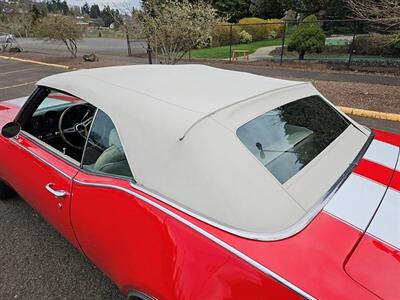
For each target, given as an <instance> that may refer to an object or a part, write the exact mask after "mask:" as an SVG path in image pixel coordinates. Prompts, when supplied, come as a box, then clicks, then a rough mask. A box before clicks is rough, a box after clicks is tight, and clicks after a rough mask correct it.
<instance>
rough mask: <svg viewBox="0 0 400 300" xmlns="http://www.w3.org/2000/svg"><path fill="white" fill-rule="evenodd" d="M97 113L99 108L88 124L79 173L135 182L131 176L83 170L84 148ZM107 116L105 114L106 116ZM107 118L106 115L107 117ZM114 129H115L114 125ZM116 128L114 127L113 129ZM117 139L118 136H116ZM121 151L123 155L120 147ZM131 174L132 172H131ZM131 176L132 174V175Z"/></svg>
mask: <svg viewBox="0 0 400 300" xmlns="http://www.w3.org/2000/svg"><path fill="white" fill-rule="evenodd" d="M98 111H100V109H99V108H96V112H95V113H94V115H93V121H92V124H90V129H89V132H88V136H87V139H86V142H85V146H84V148H83V152H82V159H81V162H80V165H79V171H81V172H83V173H86V174H89V175H94V176H100V177H106V178H116V179H124V180H128V181H131V182H132V181H133V182H136V180H135V178H134V177H133V175H132V177H127V176H123V175H116V174H109V173H102V172H95V171H92V170H89V169H85V168H84V167H83V159H84V157H85V152H86V147H87V144H88V142H89V137H90V134H91V132H92V128H93V124H94V122H95V121H96V117H97V113H98ZM103 113H104V114H106V113H105V112H103ZM106 115H107V114H106ZM107 116H108V115H107ZM110 120H111V118H110ZM111 121H112V120H111ZM113 125H114V122H113ZM114 127H115V125H114ZM115 128H116V127H115ZM118 137H119V136H118ZM122 150H123V151H124V153H126V152H125V149H124V148H123V147H122ZM129 168H130V166H129ZM131 172H132V170H131ZM132 174H133V173H132Z"/></svg>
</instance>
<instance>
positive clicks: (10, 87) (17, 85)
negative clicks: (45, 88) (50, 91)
mask: <svg viewBox="0 0 400 300" xmlns="http://www.w3.org/2000/svg"><path fill="white" fill-rule="evenodd" d="M36 82H37V81H32V82H25V83H20V84H15V85H10V86H5V87H0V90H6V89H12V88H16V87H20V86H24V85H30V84H34V83H36Z"/></svg>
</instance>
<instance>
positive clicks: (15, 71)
mask: <svg viewBox="0 0 400 300" xmlns="http://www.w3.org/2000/svg"><path fill="white" fill-rule="evenodd" d="M40 69H43V67H36V68H29V69H22V70H14V71H8V72H3V73H0V76H4V75H8V74H13V73H19V72H25V71H32V70H40Z"/></svg>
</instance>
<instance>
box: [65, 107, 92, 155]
mask: <svg viewBox="0 0 400 300" xmlns="http://www.w3.org/2000/svg"><path fill="white" fill-rule="evenodd" d="M94 110H95V109H94V108H93V107H92V106H91V105H89V104H87V103H78V104H75V105H72V106H70V107H68V108H67V109H66V110H64V111H63V113H62V114H61V116H60V119H59V121H58V130H59V131H60V136H61V138H62V140H63V141H64V142H65V143H66V144H67V145H69V146H71V147H73V148H75V149H78V150H83V148H84V145H85V141H86V139H87V136H88V134H89V129H90V125H91V124H92V121H93V117H94V116H93V115H94ZM65 127H66V128H65ZM72 136H78V137H80V138H81V139H80V140H81V142H79V141H78V139H73V138H72Z"/></svg>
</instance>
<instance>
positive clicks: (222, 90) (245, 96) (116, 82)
mask: <svg viewBox="0 0 400 300" xmlns="http://www.w3.org/2000/svg"><path fill="white" fill-rule="evenodd" d="M37 85H39V86H47V87H50V88H53V89H57V90H60V91H64V92H67V93H70V94H72V95H74V96H76V97H79V98H81V99H83V100H85V101H87V102H89V103H91V104H93V105H94V106H96V107H98V108H99V109H101V110H103V111H104V112H105V113H107V114H108V115H109V116H110V117H111V119H112V120H113V122H114V124H115V126H116V128H117V131H118V134H119V136H120V138H121V143H122V145H123V147H124V150H125V152H126V156H127V158H128V161H129V165H130V167H131V170H132V173H133V175H134V177H135V180H136V181H137V183H138V184H139V185H141V186H144V187H145V188H147V189H149V190H151V191H154V192H157V193H159V194H162V195H163V196H165V198H167V199H169V200H170V201H172V203H174V204H176V205H177V206H179V207H181V208H183V209H186V210H188V211H190V212H193V213H194V214H196V215H197V216H198V217H200V218H202V219H206V220H209V221H210V222H211V223H213V224H217V225H218V226H219V225H221V226H222V227H224V228H229V229H232V230H235V231H236V232H245V233H249V234H247V235H252V234H267V235H268V234H276V233H278V232H283V231H285V230H288V228H290V227H293V226H295V225H296V224H297V223H298V222H299V220H301V219H303V218H304V216H305V215H307V213H308V212H309V211H310V210H312V209H313V207H314V206H315V203H316V202H317V201H318V200H319V199H320V198H321V197H322V196H323V194H324V193H325V192H326V191H327V190H328V189H329V188H330V187H331V186H332V184H333V183H334V182H335V180H337V178H339V176H340V175H341V174H342V173H343V172H344V170H345V169H346V168H347V166H348V164H349V163H351V162H352V160H353V159H354V157H355V155H356V154H357V152H358V151H359V149H360V147H358V146H359V144H361V143H362V142H363V141H364V142H365V139H364V138H361V137H358V136H359V134H358V135H357V133H355V132H353V131H351V132H348V133H347V134H346V135H344V137H342V139H344V141H343V143H346V147H347V148H349V149H350V150H345V148H346V147H343V145H342V146H340V145H341V144H340V145H339V146H337V147H339V149H338V150H337V151H341V153H340V155H341V156H340V157H341V160H342V161H340V162H335V161H334V159H335V157H334V156H333V155H331V156H332V157H331V158H330V159H328V158H329V155H325V156H327V157H328V158H325V161H328V163H329V164H331V165H332V174H330V175H329V176H326V178H324V179H321V176H318V175H317V174H318V172H321V170H320V169H318V168H326V167H327V166H325V165H324V164H323V163H320V164H318V167H313V166H312V165H313V164H312V163H310V166H307V168H305V169H307V170H308V171H307V170H306V171H307V172H308V173H310V174H312V171H313V170H312V169H314V171H315V172H316V173H315V176H314V175H313V178H312V180H313V182H314V183H315V184H316V187H315V189H307V191H303V190H304V188H303V190H302V189H301V186H303V185H304V184H306V183H305V182H304V180H299V185H296V182H292V181H293V180H292V181H291V183H290V185H288V184H286V183H285V186H284V185H282V184H280V183H279V182H278V181H277V179H276V178H275V177H274V176H273V175H272V174H271V173H269V171H268V170H267V169H266V168H265V167H264V166H263V165H262V164H261V163H260V162H259V161H258V160H257V159H256V158H255V157H254V156H253V155H252V154H251V153H250V152H249V151H248V149H247V148H246V147H245V146H244V145H243V144H242V143H241V142H240V140H239V139H238V137H237V136H236V130H237V128H238V127H240V126H241V125H243V124H244V123H246V122H247V121H249V120H251V119H253V118H255V117H257V116H259V115H261V114H263V113H265V112H267V111H269V110H271V109H273V108H275V107H278V106H280V105H283V104H285V103H288V102H291V101H294V100H296V99H299V98H303V97H307V96H310V95H319V93H318V91H317V90H315V88H314V87H313V86H312V85H311V84H308V83H303V82H296V81H287V80H280V79H273V78H268V77H263V76H257V75H253V74H248V73H242V72H235V71H228V70H222V69H217V68H213V67H209V66H203V65H175V66H171V65H136V66H121V67H109V68H99V69H88V70H80V71H74V72H68V73H62V74H57V75H53V76H50V77H47V78H45V79H42V80H40V81H39V82H38V83H37ZM349 130H350V129H349ZM352 145H354V147H352ZM356 146H357V147H356ZM332 147H334V145H333V146H332ZM332 147H330V148H332ZM340 147H341V148H340ZM328 148H329V147H328ZM347 148H346V149H347ZM354 149H356V150H357V151H356V150H354ZM328 150H329V149H327V150H326V151H328ZM328 152H329V151H328ZM330 152H332V151H330ZM315 160H316V159H315ZM315 164H316V163H315ZM310 170H311V171H310ZM300 173H301V172H300ZM300 173H299V174H300ZM299 174H298V175H299ZM300 176H301V175H299V176H295V177H300ZM310 176H311V175H310ZM314 177H315V178H314ZM303 187H304V186H303ZM310 190H311V191H310ZM293 193H295V194H293Z"/></svg>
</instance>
